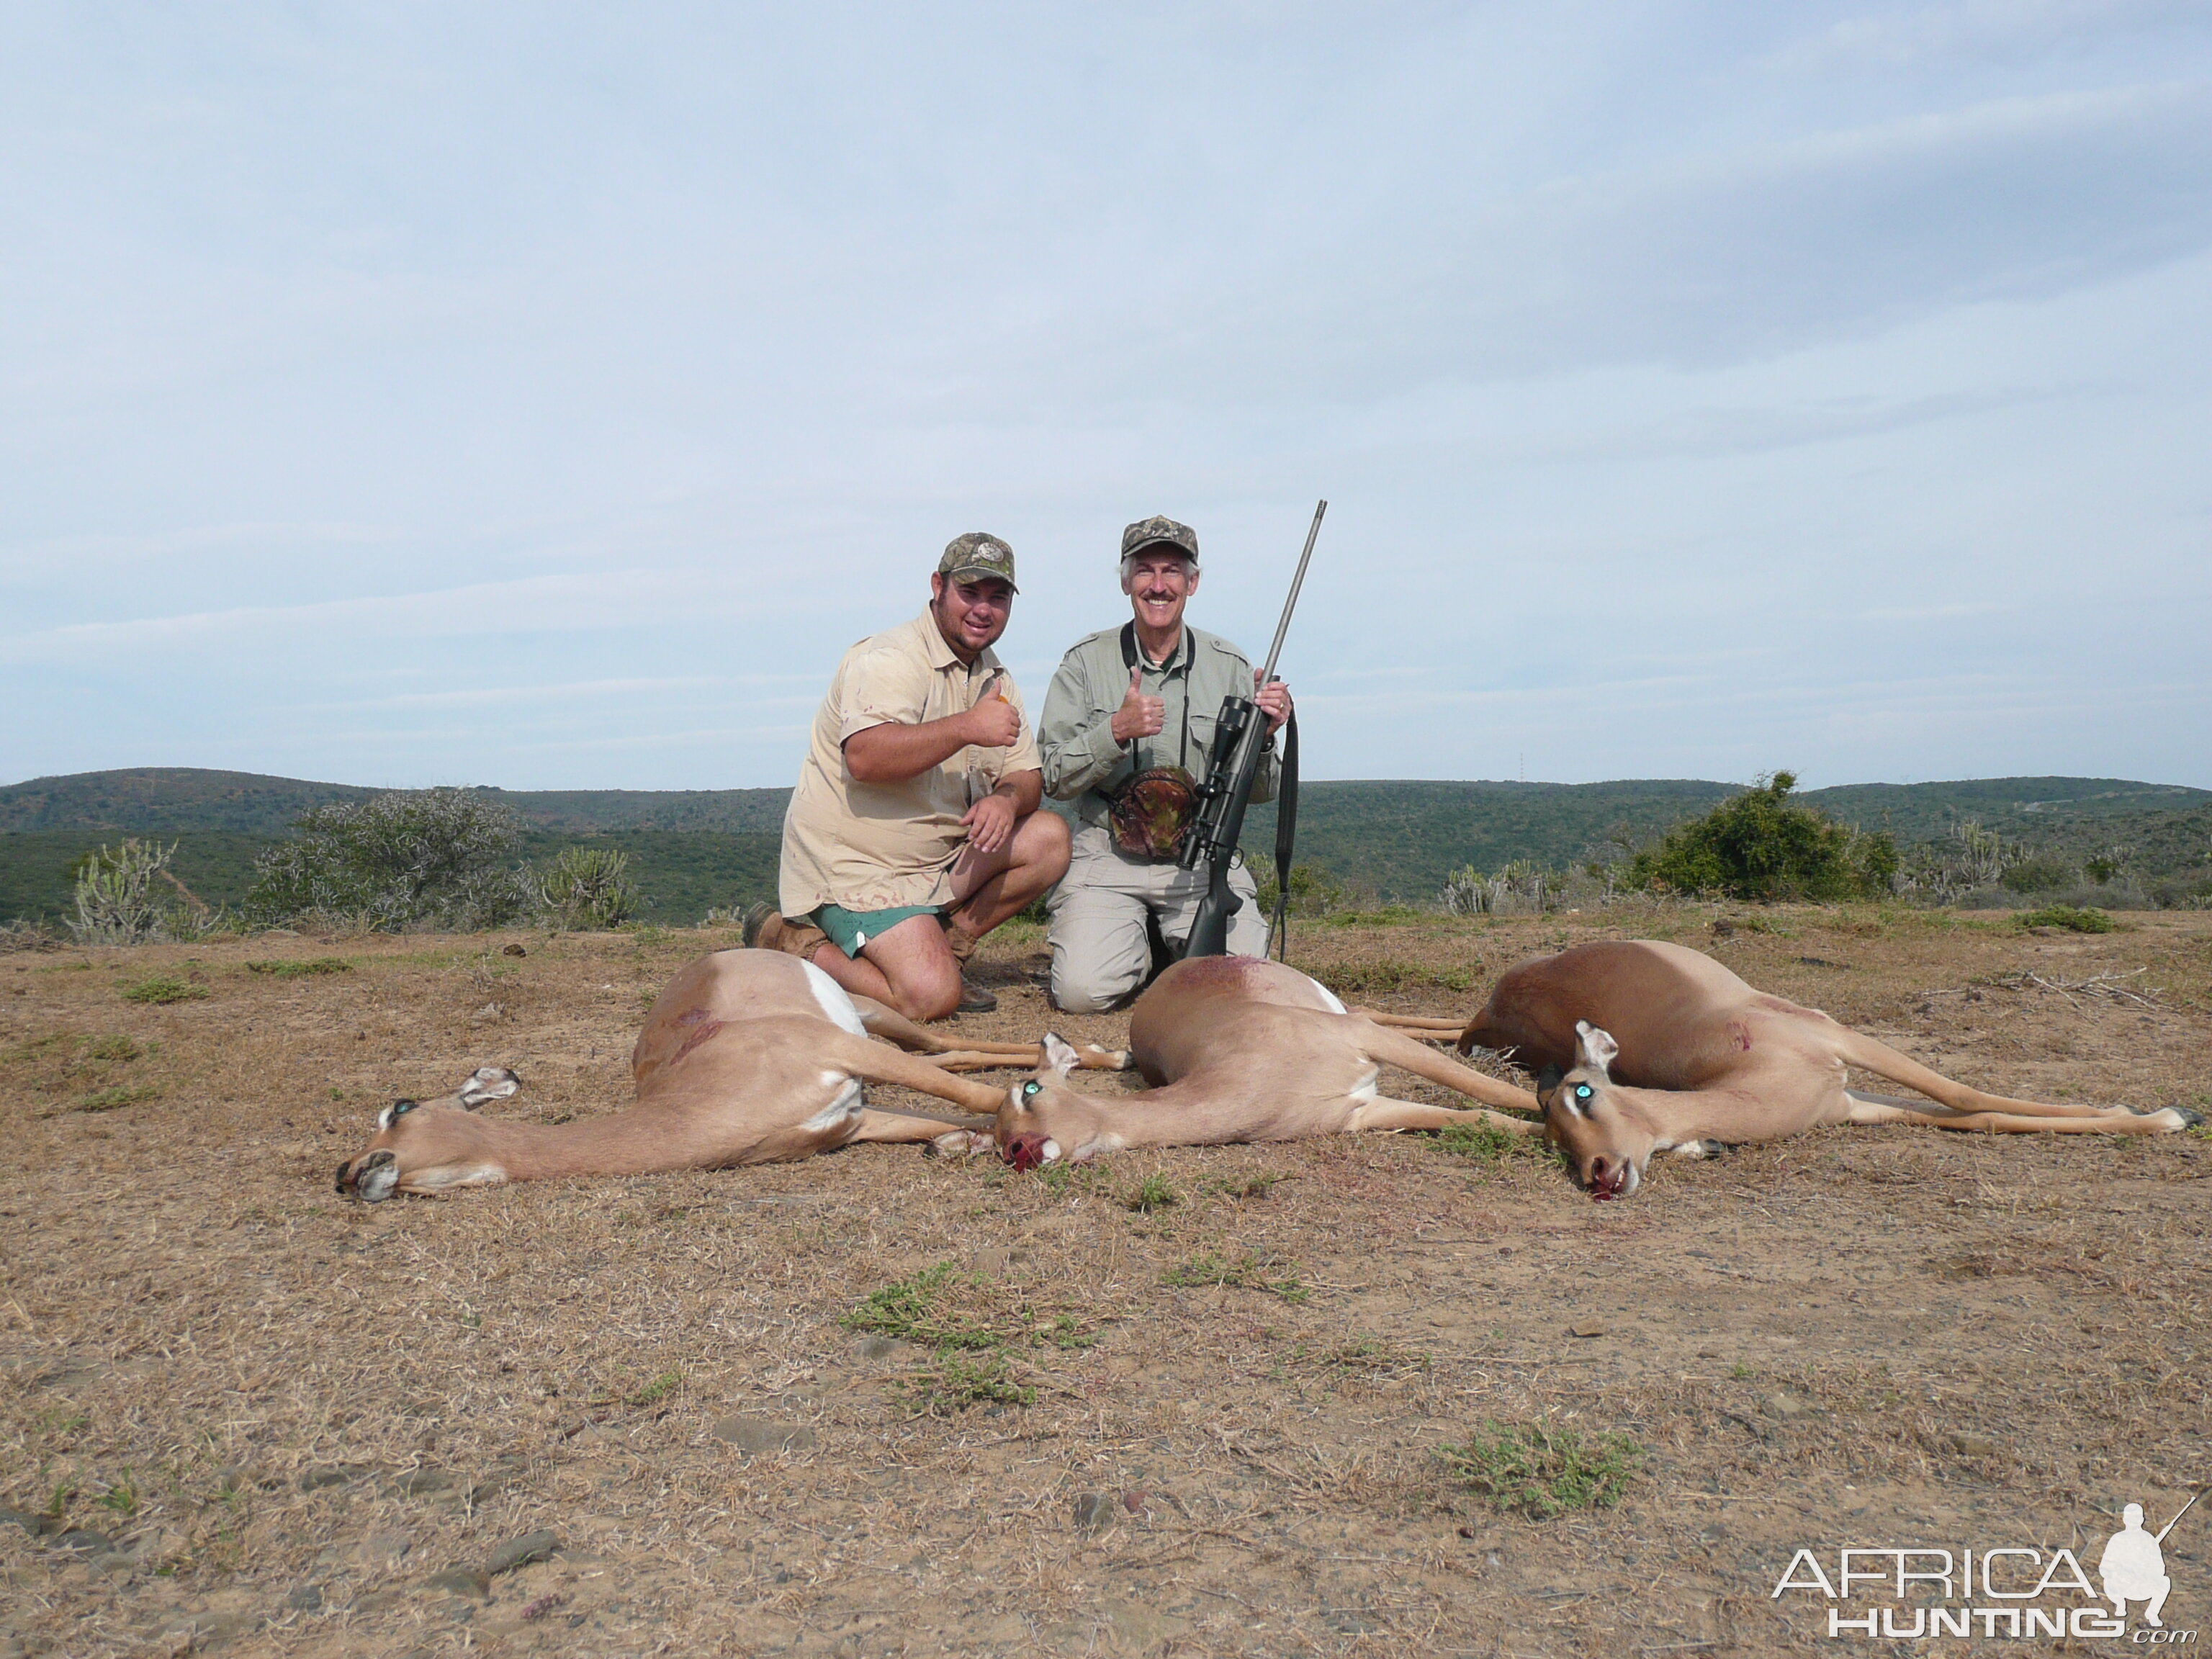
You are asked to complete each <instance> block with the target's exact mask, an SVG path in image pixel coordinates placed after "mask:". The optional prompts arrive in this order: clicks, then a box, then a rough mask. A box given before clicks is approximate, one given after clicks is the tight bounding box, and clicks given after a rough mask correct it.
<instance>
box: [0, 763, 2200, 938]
mask: <svg viewBox="0 0 2212 1659" xmlns="http://www.w3.org/2000/svg"><path fill="white" fill-rule="evenodd" d="M1738 787H1741V786H1738V785H1735V784H1727V783H1715V782H1709V781H1700V780H1696V779H1639V780H1632V781H1619V782H1612V783H1576V784H1561V783H1511V782H1502V783H1494V782H1466V783H1443V782H1426V781H1396V782H1393V781H1369V782H1359V781H1351V782H1328V783H1309V784H1308V785H1306V787H1305V789H1304V794H1303V799H1302V800H1301V802H1300V805H1299V812H1298V855H1299V858H1300V859H1301V860H1304V861H1310V862H1312V863H1316V864H1320V865H1322V866H1327V867H1328V869H1330V870H1332V871H1334V872H1336V874H1338V875H1339V876H1340V877H1344V878H1348V879H1350V880H1352V881H1353V882H1355V883H1356V884H1359V885H1360V886H1363V887H1365V888H1367V889H1369V890H1372V891H1373V892H1375V893H1376V895H1377V896H1381V897H1383V898H1386V899H1396V900H1401V901H1405V902H1413V903H1425V902H1430V901H1431V900H1432V899H1433V898H1434V897H1435V896H1436V894H1437V891H1438V890H1440V889H1441V888H1442V887H1443V884H1444V879H1445V878H1446V877H1447V876H1448V875H1449V874H1450V872H1453V871H1454V870H1456V869H1459V868H1460V867H1462V866H1466V865H1470V864H1471V865H1474V866H1476V867H1477V868H1478V869H1481V870H1485V871H1494V870H1496V869H1497V868H1498V866H1500V865H1503V864H1504V863H1507V862H1508V861H1510V860H1514V859H1520V858H1528V859H1534V860H1539V861H1541V862H1542V863H1544V864H1547V865H1550V866H1560V865H1565V864H1567V863H1569V862H1571V861H1577V860H1583V859H1586V858H1593V857H1607V858H1609V857H1612V856H1616V855H1617V854H1618V853H1619V851H1620V849H1621V848H1622V847H1623V846H1624V845H1626V846H1633V845H1637V844H1640V843H1642V842H1647V841H1649V840H1650V839H1652V838H1653V837H1655V836H1657V835H1659V834H1660V833H1662V831H1664V830H1665V829H1668V828H1669V827H1671V826H1672V825H1674V824H1675V823H1680V821H1681V820H1682V819H1684V818H1686V817H1692V816H1694V815H1696V814H1697V813H1699V812H1701V811H1705V809H1706V808H1707V807H1709V806H1711V805H1712V804H1713V803H1714V802H1715V801H1717V800H1719V799H1723V797H1725V796H1727V795H1729V794H1732V793H1735V790H1736V789H1737V788H1738ZM374 793H376V792H375V791H374V790H371V789H366V788H362V787H359V786H356V785H349V784H336V783H313V782H308V781H303V780H301V779H296V778H275V777H263V776H258V775H255V774H252V773H246V772H216V771H206V770H202V769H196V768H188V767H149V768H143V769H134V770H128V771H118V772H87V773H79V774H76V775H73V776H69V777H59V778H37V779H33V780H32V781H29V782H27V783H18V784H13V785H10V786H8V787H5V788H0V921H6V920H9V919H12V918H14V917H16V916H46V917H49V918H52V917H58V916H59V915H63V914H64V913H65V912H66V911H67V910H68V908H69V906H70V884H69V876H68V872H69V867H70V863H71V862H72V861H73V860H75V859H76V858H77V857H79V856H80V855H81V854H83V853H85V852H87V851H88V850H90V849H91V848H93V847H94V846H97V845H98V844H99V843H100V842H101V841H102V840H103V839H104V840H107V841H110V842H112V841H115V840H117V839H119V838H120V837H121V836H125V835H139V836H162V837H165V838H167V839H171V840H175V841H179V842H182V843H183V845H182V848H181V850H179V853H178V855H177V865H176V868H177V872H178V874H179V877H180V878H182V879H183V880H184V881H185V883H186V884H187V885H189V886H191V888H192V890H194V891H195V892H196V893H197V894H199V895H200V896H202V897H203V898H204V899H206V900H207V901H208V902H210V903H211V904H219V903H226V902H236V900H237V899H238V898H239V897H240V896H243V895H244V893H245V891H246V888H247V886H249V885H250V884H251V883H252V862H253V860H254V858H255V856H257V855H258V853H259V852H260V851H261V850H262V849H263V848H266V847H267V846H269V845H270V844H271V843H272V842H274V841H275V840H276V839H278V838H281V837H282V836H284V835H285V834H286V833H288V832H289V829H290V828H291V825H292V822H293V820H294V819H295V818H296V817H299V815H300V814H301V813H302V812H304V811H307V810H308V809H309V808H311V807H314V806H319V805H325V804H326V803H328V802H331V801H336V800H356V799H364V798H366V797H367V796H368V795H371V794H374ZM491 793H495V794H496V795H497V796H498V798H499V799H501V801H503V802H505V803H506V804H507V805H509V806H511V807H513V809H514V811H516V813H517V814H518V815H519V816H520V817H521V818H522V820H523V822H524V823H525V825H526V829H527V834H526V836H525V852H526V854H527V856H529V857H530V858H532V860H542V859H544V858H549V857H550V856H551V854H553V853H554V852H555V851H557V850H558V849H559V848H561V847H562V846H565V845H567V844H568V843H569V842H574V841H576V840H578V839H580V838H583V837H586V836H596V837H600V838H603V840H604V842H611V843H612V844H614V845H616V846H618V847H621V848H623V849H624V850H626V851H627V852H628V853H629V854H630V858H631V864H632V872H633V875H634V876H635V879H636V880H637V882H638V884H639V885H640V887H641V889H642V890H643V891H644V893H645V896H646V899H647V913H646V914H647V917H648V919H651V920H654V921H669V922H678V921H684V922H688V921H695V920H696V919H697V918H698V917H699V916H701V915H704V914H705V913H706V912H707V911H708V909H710V908H717V907H724V908H726V907H729V906H732V905H742V904H744V903H747V902H750V901H751V900H753V899H755V898H766V897H771V896H773V895H774V892H775V867H776V853H777V836H778V834H779V833H780V831H781V826H782V822H783V809H784V804H785V802H786V800H787V799H788V798H789V795H790V792H789V791H788V790H784V789H714V790H623V789H574V790H497V791H493V792H491ZM1802 799H1804V800H1807V801H1808V802H1810V803H1811V804H1813V805H1816V806H1819V807H1820V808H1821V809H1822V810H1823V811H1827V812H1830V813H1832V814H1834V815H1835V816H1836V817H1839V818H1842V819H1844V820H1845V821H1846V822H1850V823H1857V824H1858V825H1859V826H1860V827H1861V828H1863V829H1887V830H1889V831H1890V832H1891V833H1892V834H1893V835H1894V836H1896V837H1897V839H1898V842H1899V844H1900V845H1902V846H1907V847H1909V846H1911V844H1913V843H1915V842H1923V841H1931V840H1935V839H1936V838H1939V837H1941V836H1945V835H1948V833H1949V831H1950V829H1951V827H1952V826H1953V825H1954V824H1955V823H1959V822H1960V821H1961V820H1962V819H1966V818H1972V819H1975V820H1977V821H1978V822H1979V823H1982V824H1984V826H1986V827H1988V828H1990V829H1996V830H1997V831H1998V832H1999V833H2000V834H2002V835H2003V836H2005V837H2006V838H2007V839H2008V840H2010V841H2017V842H2027V843H2028V844H2029V845H2030V846H2031V847H2033V848H2037V849H2038V850H2039V851H2041V852H2046V853H2048V854H2051V855H2052V856H2056V857H2060V858H2063V859H2067V860H2073V861H2074V862H2075V863H2077V864H2078V863H2079V862H2080V861H2081V860H2083V859H2086V858H2087V857H2089V856H2090V855H2092V854H2096V853H2100V852H2104V851H2106V850H2107V849H2109V848H2112V847H2116V846H2119V847H2125V848H2128V849H2129V850H2130V866H2131V867H2133V868H2136V869H2138V870H2140V871H2142V872H2145V873H2147V874H2160V873H2166V872H2178V871H2181V870H2184V869H2188V870H2196V869H2200V868H2203V867H2204V866H2206V863H2207V860H2208V858H2212V790H2203V789H2189V788H2183V787H2179V786H2172V785H2160V784H2149V783H2136V782H2130V781H2126V780H2124V779H2115V778H1996V779H1984V780H1977V781H1964V782H1954V783H1915V784H1848V785H1844V786H1841V787H1836V788H1831V789H1819V790H1814V791H1812V792H1811V793H1808V794H1806V795H1804V796H1802ZM1274 833H1275V814H1274V808H1273V806H1272V805H1261V806H1257V807H1255V808H1254V809H1253V810H1252V812H1251V814H1250V816H1249V817H1248V819H1247V820H1246V824H1245V836H1244V843H1245V846H1246V848H1248V849H1249V850H1251V851H1255V852H1265V851H1267V850H1269V849H1270V848H1272V847H1273V844H1274Z"/></svg>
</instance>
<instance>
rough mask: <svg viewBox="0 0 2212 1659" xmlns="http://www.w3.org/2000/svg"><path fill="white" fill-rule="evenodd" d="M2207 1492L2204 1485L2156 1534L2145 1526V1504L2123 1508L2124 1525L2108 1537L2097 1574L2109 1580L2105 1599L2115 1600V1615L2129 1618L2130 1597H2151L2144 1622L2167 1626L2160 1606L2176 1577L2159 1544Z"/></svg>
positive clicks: (2144, 1615) (2121, 1517)
mask: <svg viewBox="0 0 2212 1659" xmlns="http://www.w3.org/2000/svg"><path fill="white" fill-rule="evenodd" d="M2203 1496H2204V1493H2203V1490H2202V1489H2201V1488H2200V1489H2199V1490H2198V1492H2197V1496H2196V1497H2195V1498H2191V1499H2190V1500H2189V1501H2188V1502H2187V1503H2186V1504H2183V1505H2182V1506H2181V1509H2180V1510H2179V1513H2177V1514H2176V1515H2175V1516H2174V1517H2173V1519H2172V1520H2171V1521H2169V1522H2166V1525H2165V1526H2164V1527H2163V1528H2160V1530H2159V1534H2158V1536H2157V1537H2155V1538H2154V1537H2152V1536H2151V1535H2150V1534H2148V1533H2147V1532H2145V1531H2144V1530H2143V1523H2142V1519H2143V1510H2142V1504H2129V1505H2128V1506H2127V1508H2126V1509H2124V1510H2121V1511H2120V1529H2119V1531H2118V1532H2116V1533H2114V1534H2112V1537H2111V1538H2110V1539H2108V1540H2106V1544H2105V1553H2103V1554H2102V1555H2100V1556H2099V1557H2098V1558H2097V1577H2100V1578H2101V1579H2103V1580H2104V1581H2105V1599H2106V1601H2110V1602H2111V1603H2112V1613H2113V1615H2114V1617H2116V1618H2119V1619H2125V1618H2126V1617H2127V1616H2128V1603H2129V1602H2130V1601H2148V1602H2149V1603H2150V1605H2149V1606H2148V1607H2145V1608H2144V1609H2143V1611H2142V1621H2143V1623H2145V1624H2146V1625H2148V1626H2152V1627H2153V1628H2154V1629H2163V1628H2164V1627H2165V1621H2164V1620H2161V1619H2160V1617H2159V1616H2158V1615H2159V1610H2160V1608H2161V1607H2165V1606H2166V1597H2167V1596H2168V1595H2172V1593H2173V1580H2172V1579H2171V1578H2169V1577H2167V1576H2166V1553H2165V1551H2163V1550H2162V1549H2160V1545H2161V1544H2163V1543H2165V1542H2166V1534H2167V1533H2170V1532H2172V1530H2173V1529H2174V1528H2175V1527H2176V1526H2177V1525H2179V1523H2180V1521H2181V1517H2182V1516H2185V1515H2186V1514H2188V1513H2189V1511H2190V1510H2193V1509H2195V1508H2196V1507H2197V1498H2202V1497H2203Z"/></svg>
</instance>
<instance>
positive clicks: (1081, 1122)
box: [997, 1031, 1114, 1170]
mask: <svg viewBox="0 0 2212 1659" xmlns="http://www.w3.org/2000/svg"><path fill="white" fill-rule="evenodd" d="M1043 1047H1044V1060H1045V1063H1044V1064H1043V1065H1042V1066H1040V1067H1039V1068H1038V1069H1037V1070H1036V1071H1034V1072H1032V1073H1030V1075H1029V1076H1028V1077H1027V1078H1025V1079H1023V1080H1022V1081H1021V1082H1019V1083H1017V1084H1016V1085H1014V1086H1013V1087H1012V1088H1011V1089H1009V1090H1008V1091H1006V1104H1005V1105H1003V1106H1001V1107H1000V1108H999V1124H998V1131H997V1134H998V1142H999V1156H1000V1158H1004V1159H1006V1162H1007V1163H1009V1164H1012V1165H1013V1166H1014V1167H1015V1168H1016V1169H1017V1170H1034V1169H1036V1168H1037V1167H1038V1166H1039V1165H1040V1164H1056V1163H1058V1162H1059V1161H1060V1160H1061V1159H1062V1158H1066V1159H1067V1160H1068V1161H1070V1162H1071V1163H1081V1162H1082V1161H1084V1160H1085V1159H1086V1158H1095V1157H1097V1155H1098V1154H1099V1153H1100V1152H1109V1151H1111V1150H1113V1144H1114V1143H1112V1141H1111V1140H1110V1139H1109V1132H1108V1127H1107V1118H1106V1114H1105V1112H1104V1110H1103V1109H1102V1107H1101V1103H1099V1102H1097V1101H1096V1100H1093V1099H1092V1098H1091V1097H1090V1096H1088V1095H1086V1094H1085V1093H1084V1092H1083V1091H1081V1090H1079V1089H1072V1088H1070V1087H1069V1086H1068V1085H1067V1074H1068V1073H1070V1072H1072V1071H1073V1070H1074V1069H1075V1068H1076V1066H1077V1065H1078V1064H1079V1062H1080V1060H1081V1058H1082V1057H1081V1056H1080V1055H1079V1054H1077V1053H1076V1051H1075V1050H1074V1049H1073V1048H1070V1047H1069V1046H1068V1045H1067V1044H1066V1043H1065V1042H1061V1041H1060V1038H1059V1037H1058V1036H1054V1034H1053V1033H1052V1032H1050V1031H1048V1032H1046V1033H1045V1037H1044V1045H1043Z"/></svg>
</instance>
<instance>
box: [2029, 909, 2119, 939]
mask: <svg viewBox="0 0 2212 1659" xmlns="http://www.w3.org/2000/svg"><path fill="white" fill-rule="evenodd" d="M2015 920H2016V921H2018V922H2019V923H2020V925H2021V927H2063V928H2064V929H2065V930H2066V931H2067V932H2068V933H2111V932H2112V931H2113V929H2114V928H2115V927H2117V926H2118V923H2116V922H2114V921H2113V920H2112V918H2111V917H2110V916H2108V915H2106V914H2105V913H2104V912H2103V911H2102V910H2093V909H2090V908H2088V907H2087V906H2086V905H2080V904H2046V905H2045V906H2044V907H2043V908H2041V909H2040V910H2023V911H2021V913H2020V915H2018V916H2017V917H2016V918H2015Z"/></svg>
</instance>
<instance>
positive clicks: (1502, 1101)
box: [1354, 1020, 1544, 1118]
mask: <svg viewBox="0 0 2212 1659" xmlns="http://www.w3.org/2000/svg"><path fill="white" fill-rule="evenodd" d="M1360 1024H1361V1028H1362V1029H1361V1030H1360V1031H1359V1033H1358V1036H1356V1037H1355V1038H1354V1041H1356V1042H1358V1044H1359V1047H1360V1051H1361V1052H1362V1053H1363V1054H1365V1055H1366V1056H1367V1058H1368V1059H1370V1060H1382V1061H1383V1062H1385V1063H1387V1064H1389V1065H1392V1066H1401V1067H1403V1068H1404V1069H1405V1070H1407V1071H1408V1072H1411V1073H1413V1075H1414V1076H1415V1077H1418V1078H1425V1079H1428V1080H1429V1081H1430V1082H1431V1083H1441V1084H1442V1085H1443V1086H1444V1087H1445V1088H1447V1089H1452V1090H1456V1091H1458V1092H1459V1093H1461V1094H1463V1095H1466V1096H1468V1097H1469V1098H1470V1099H1474V1100H1479V1101H1480V1102H1481V1103H1483V1104H1484V1105H1486V1106H1502V1107H1504V1109H1506V1110H1507V1111H1510V1112H1527V1113H1529V1114H1530V1115H1533V1116H1535V1117H1540V1118H1541V1116H1543V1115H1544V1109H1543V1107H1542V1106H1541V1104H1540V1103H1538V1102H1537V1099H1536V1097H1535V1096H1534V1095H1532V1094H1530V1093H1528V1091H1526V1090H1523V1089H1516V1088H1515V1087H1514V1086H1513V1085H1511V1084H1510V1083H1501V1082H1499V1081H1498V1079H1496V1078H1494V1077H1486V1076H1484V1075H1483V1074H1482V1073H1480V1072H1478V1071H1475V1070H1474V1069H1473V1068H1472V1067H1470V1066H1462V1065H1461V1064H1460V1063H1459V1062H1458V1061H1457V1060H1453V1059H1451V1058H1450V1057H1449V1056H1448V1055H1445V1054H1438V1053H1437V1051H1436V1050H1435V1049H1433V1048H1430V1047H1429V1045H1428V1044H1427V1043H1425V1042H1422V1041H1420V1040H1419V1038H1418V1037H1412V1036H1407V1035H1406V1033H1405V1032H1403V1031H1393V1030H1387V1029H1385V1028H1384V1027H1383V1026H1380V1025H1376V1024H1374V1023H1373V1022H1372V1021H1366V1020H1363V1021H1362V1022H1361V1023H1360Z"/></svg>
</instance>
